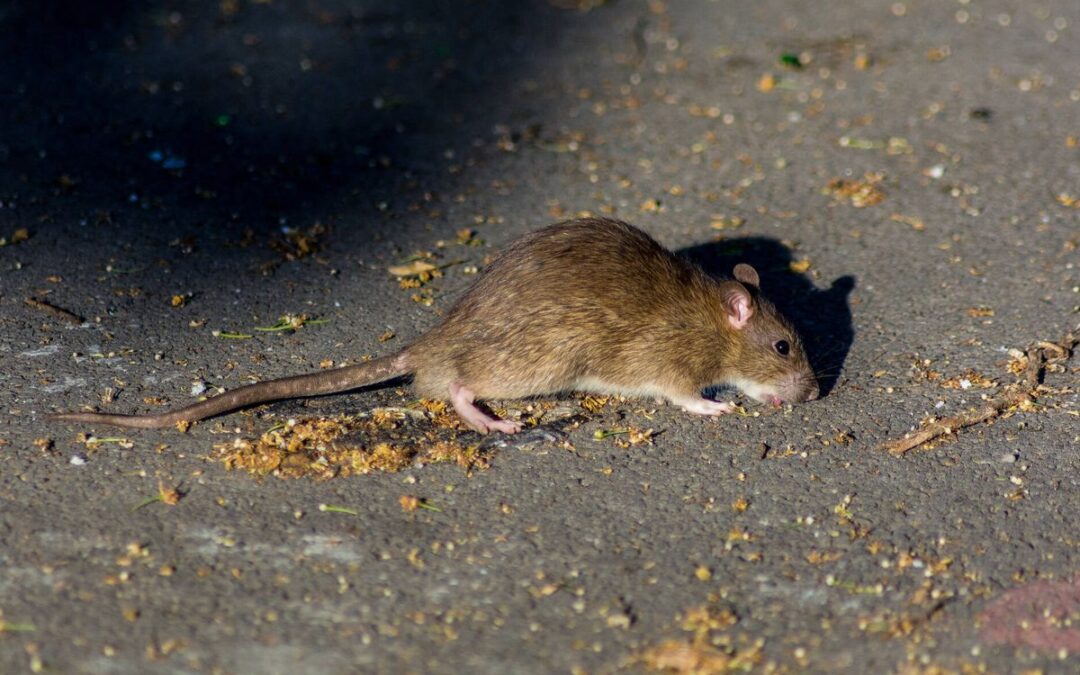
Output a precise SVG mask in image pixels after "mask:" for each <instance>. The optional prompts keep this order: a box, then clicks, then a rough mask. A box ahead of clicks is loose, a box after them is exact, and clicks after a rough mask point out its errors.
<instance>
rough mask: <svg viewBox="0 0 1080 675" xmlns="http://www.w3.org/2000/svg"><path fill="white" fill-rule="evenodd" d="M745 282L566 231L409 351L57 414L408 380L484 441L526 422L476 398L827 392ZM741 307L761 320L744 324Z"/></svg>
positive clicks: (489, 275) (798, 396)
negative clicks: (211, 393)
mask: <svg viewBox="0 0 1080 675" xmlns="http://www.w3.org/2000/svg"><path fill="white" fill-rule="evenodd" d="M740 268H741V269H740ZM736 276H737V277H738V279H739V280H729V281H717V280H715V279H713V278H711V277H709V276H708V275H706V274H705V273H704V272H702V271H701V270H700V269H698V268H697V267H695V266H693V265H692V264H690V263H688V262H686V261H684V260H682V259H681V258H678V257H676V256H675V255H674V254H672V253H671V252H670V251H668V250H666V249H664V248H663V247H662V246H660V245H659V244H658V243H656V241H654V240H653V239H652V238H651V237H649V236H648V235H647V234H645V233H644V232H642V231H641V230H639V229H637V228H635V227H633V226H631V225H628V224H626V223H623V222H619V221H615V220H609V219H600V218H590V219H582V220H575V221H570V222H566V223H560V224H558V225H552V226H550V227H546V228H544V229H541V230H538V231H536V232H532V233H530V234H527V235H525V236H524V237H522V238H521V239H519V240H517V241H516V242H514V243H512V244H510V246H509V247H507V248H506V249H505V250H504V251H503V252H502V253H501V255H499V256H498V258H497V259H496V260H495V261H494V262H493V263H492V264H491V265H490V266H489V267H488V269H487V270H485V272H484V274H483V275H482V276H481V277H480V278H479V279H478V280H477V281H476V283H475V284H473V286H472V287H471V288H469V290H468V291H466V293H465V295H464V296H463V297H462V298H461V299H460V300H459V301H458V302H457V303H456V304H455V305H454V307H453V308H452V309H451V310H450V312H449V313H448V314H447V316H446V318H445V319H444V320H443V322H442V323H441V324H439V325H438V326H436V327H435V328H434V329H432V330H431V331H430V332H428V333H427V334H425V335H423V336H421V337H420V338H419V339H418V340H417V341H416V342H415V343H414V344H412V345H410V346H409V347H407V348H405V349H404V350H403V351H402V352H400V353H399V354H397V355H391V356H387V357H383V358H381V359H377V360H376V361H373V362H371V363H365V364H360V365H357V366H351V367H350V368H343V369H340V370H336V371H330V372H325V373H315V374H312V375H301V376H297V377H292V378H283V379H280V380H272V381H269V382H263V383H259V384H255V385H250V386H247V387H242V388H240V389H237V390H235V391H233V392H228V393H226V394H222V395H221V396H217V397H214V398H211V399H208V400H206V401H203V402H201V403H196V404H194V405H191V406H188V407H186V408H181V409H179V410H176V411H173V412H170V413H163V414H161V415H146V416H124V415H98V414H94V413H72V414H64V415H57V416H54V417H55V419H60V420H65V421H77V422H90V423H93V422H102V423H106V424H115V425H119V426H131V427H156V426H169V425H171V424H175V423H176V422H177V421H180V420H188V421H192V420H198V419H203V418H206V417H210V416H213V415H218V414H221V413H224V412H228V411H230V410H235V409H237V408H240V407H246V406H249V405H253V404H255V403H263V402H266V401H271V400H279V399H282V398H294V397H299V396H311V395H316V394H327V393H335V392H339V391H346V390H349V389H355V388H357V387H361V386H366V385H370V384H376V383H378V382H381V381H385V380H387V379H391V378H393V377H396V376H398V375H405V374H408V373H412V375H413V382H414V386H415V388H416V391H417V393H418V394H420V395H421V396H424V397H428V398H450V399H451V400H453V401H454V405H455V407H456V408H457V409H458V411H459V413H462V416H463V417H464V418H465V419H466V421H467V422H468V423H469V424H470V426H473V427H474V428H476V429H477V430H479V431H482V432H483V431H488V430H493V429H494V430H502V431H515V430H516V425H515V424H514V423H506V422H500V421H498V420H493V419H491V418H485V417H484V416H483V414H482V413H479V411H476V410H475V408H474V407H472V401H473V399H474V398H478V399H496V398H497V399H504V398H525V397H530V396H539V395H544V394H554V393H559V392H565V391H571V390H588V391H596V392H601V393H622V394H628V395H642V396H658V397H662V398H665V399H668V400H669V401H672V402H674V403H677V404H679V405H683V406H684V407H687V409H688V410H693V411H694V412H703V413H706V414H717V413H719V412H722V411H723V409H722V408H723V406H722V405H721V404H717V403H715V402H711V401H708V402H707V401H704V399H702V398H701V394H700V392H701V390H702V389H703V388H705V387H708V386H710V385H719V384H733V385H735V386H738V387H739V388H741V389H743V390H744V391H746V393H748V394H749V395H751V396H753V397H755V398H759V399H761V400H770V401H772V402H774V403H776V402H779V401H792V402H795V401H804V400H809V399H812V398H814V397H816V396H817V382H816V380H815V378H814V375H813V371H812V370H811V369H810V366H809V364H808V363H807V361H806V355H805V354H804V352H803V349H802V347H801V344H800V342H799V339H798V336H797V335H796V333H795V331H794V330H793V329H792V328H791V325H790V324H789V323H788V322H787V321H786V320H784V318H783V317H782V316H780V314H779V313H778V312H777V311H776V310H775V308H773V306H772V305H771V304H769V303H768V302H767V301H765V300H763V299H762V298H761V297H760V295H759V293H758V289H757V283H758V279H757V273H756V272H754V271H753V269H752V268H750V267H749V266H746V265H740V266H738V268H736ZM739 299H742V301H743V303H744V304H743V307H744V308H745V309H744V310H743V312H744V313H745V314H746V315H748V316H749V319H748V320H746V321H745V322H744V324H743V325H741V327H739V328H736V327H735V324H736V322H737V321H736V318H735V315H734V314H733V313H735V312H736V310H735V309H733V307H734V306H736V304H737V302H738V300H739ZM733 303H735V304H733ZM779 340H786V341H787V342H788V343H789V345H790V352H789V353H788V354H787V355H786V356H782V355H780V354H779V353H778V352H777V349H776V348H775V345H776V344H777V341H779ZM476 415H479V417H477V416H476Z"/></svg>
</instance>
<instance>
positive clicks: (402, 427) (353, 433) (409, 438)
mask: <svg viewBox="0 0 1080 675" xmlns="http://www.w3.org/2000/svg"><path fill="white" fill-rule="evenodd" d="M409 413H416V416H418V417H422V418H423V419H424V426H426V427H428V430H427V431H421V430H420V429H419V425H418V427H417V428H415V429H414V428H410V425H409V423H408V422H409V418H410V415H409ZM441 416H445V417H447V418H449V415H448V413H446V411H440V412H435V411H430V412H429V413H427V414H425V413H423V412H419V411H406V410H404V409H378V410H376V411H374V412H373V413H372V414H371V415H366V416H339V417H311V418H303V419H290V420H288V421H287V422H285V423H284V424H281V425H278V426H276V427H274V428H272V429H270V430H269V431H267V432H265V433H263V434H262V435H261V436H259V437H257V438H245V437H237V438H234V439H233V440H230V441H224V442H222V443H217V444H215V445H214V450H213V457H214V458H215V459H217V460H219V461H221V462H222V463H223V464H224V465H225V467H226V468H227V469H229V470H234V469H239V470H242V471H247V472H248V473H251V474H254V475H258V476H267V475H269V476H275V477H278V478H301V477H309V478H316V479H329V478H337V477H344V476H351V475H353V474H368V473H372V472H375V471H386V472H396V471H402V470H404V469H407V468H410V467H413V466H416V465H418V464H421V465H422V464H433V463H436V462H454V463H456V464H457V465H458V466H461V467H463V468H465V469H466V470H469V471H471V470H473V469H486V468H487V467H488V465H489V460H490V456H489V455H488V454H487V451H481V450H480V447H479V445H477V444H474V445H464V444H462V443H459V442H458V441H457V439H456V438H455V437H452V436H451V437H445V434H443V433H440V431H445V428H446V425H445V424H439V422H440V419H439V418H440V417H441ZM442 421H443V422H450V420H449V419H447V420H442ZM431 422H435V424H434V425H432V424H431ZM451 424H453V422H451ZM431 427H434V428H431ZM455 435H456V434H455Z"/></svg>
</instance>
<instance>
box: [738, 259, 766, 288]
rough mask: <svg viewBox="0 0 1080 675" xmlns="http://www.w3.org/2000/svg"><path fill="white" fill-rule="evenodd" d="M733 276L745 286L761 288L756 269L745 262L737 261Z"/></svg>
mask: <svg viewBox="0 0 1080 675" xmlns="http://www.w3.org/2000/svg"><path fill="white" fill-rule="evenodd" d="M735 278H736V279H738V280H739V281H741V282H743V283H744V284H746V285H747V286H753V287H754V288H761V280H760V279H758V274H757V270H756V269H754V268H753V267H750V266H749V265H747V264H746V263H739V264H738V265H736V266H735Z"/></svg>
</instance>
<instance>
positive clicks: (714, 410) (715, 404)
mask: <svg viewBox="0 0 1080 675" xmlns="http://www.w3.org/2000/svg"><path fill="white" fill-rule="evenodd" d="M678 404H679V405H680V406H682V409H683V410H685V411H686V412H692V413H694V414H696V415H725V414H727V413H729V412H732V411H733V410H735V404H733V403H721V402H720V401H712V400H710V399H707V398H698V399H694V400H691V401H679V402H678Z"/></svg>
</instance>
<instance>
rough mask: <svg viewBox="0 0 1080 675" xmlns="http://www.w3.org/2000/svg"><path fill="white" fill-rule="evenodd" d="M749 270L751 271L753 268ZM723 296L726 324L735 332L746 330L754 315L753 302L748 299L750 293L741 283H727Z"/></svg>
mask: <svg viewBox="0 0 1080 675" xmlns="http://www.w3.org/2000/svg"><path fill="white" fill-rule="evenodd" d="M747 267H749V265H747ZM750 270H751V271H753V268H752V267H751V268H750ZM723 294H724V309H725V310H727V320H728V323H730V324H731V326H732V327H733V328H734V329H735V330H742V329H743V328H746V324H747V322H748V321H750V317H751V316H753V315H754V301H753V300H752V299H751V298H750V292H749V291H747V290H746V287H745V286H743V285H742V284H741V283H739V282H737V281H729V282H728V283H726V284H724V290H723Z"/></svg>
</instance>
